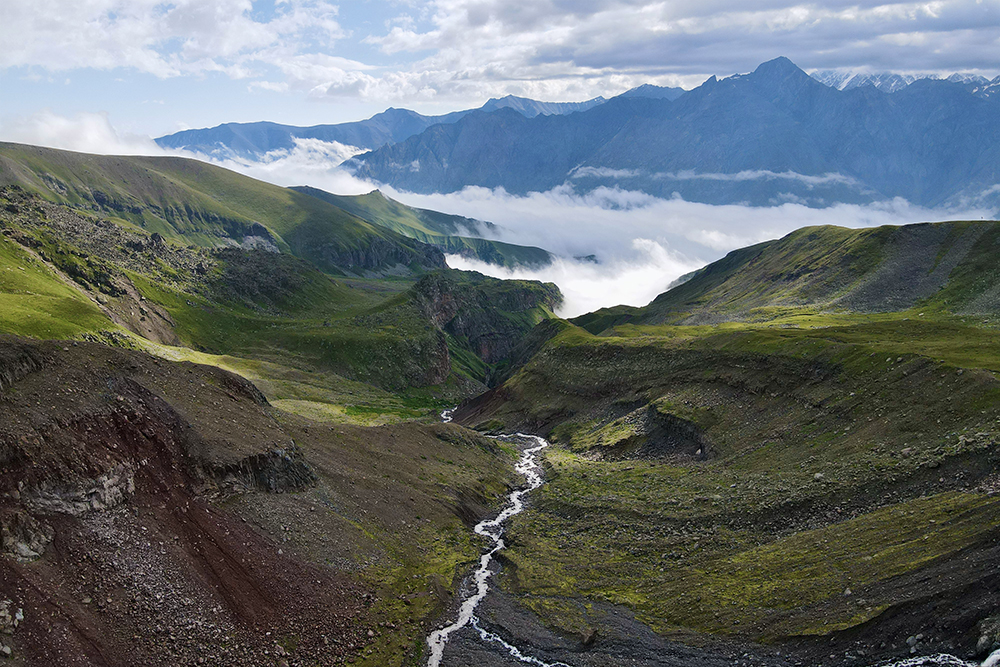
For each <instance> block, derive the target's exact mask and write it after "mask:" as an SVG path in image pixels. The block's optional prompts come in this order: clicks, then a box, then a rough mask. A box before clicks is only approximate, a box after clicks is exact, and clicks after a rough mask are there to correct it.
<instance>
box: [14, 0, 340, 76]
mask: <svg viewBox="0 0 1000 667" xmlns="http://www.w3.org/2000/svg"><path fill="white" fill-rule="evenodd" d="M336 15H337V8H336V7H335V6H333V5H331V4H329V3H327V2H324V1H323V0H285V1H283V2H278V3H276V4H275V14H274V16H273V17H271V18H270V19H269V20H266V21H265V20H258V19H257V18H255V15H254V7H253V4H252V3H251V1H250V0H173V1H172V2H169V3H167V2H163V1H162V0H90V1H89V2H70V1H67V0H4V9H3V21H2V22H0V43H2V44H3V45H4V48H3V49H2V50H0V68H6V67H17V66H28V67H42V68H45V69H47V70H51V71H65V70H73V69H78V68H85V67H89V68H95V69H114V68H119V67H125V68H133V69H136V70H138V71H140V72H145V73H149V74H153V75H155V76H158V77H171V76H179V75H181V74H198V73H204V72H214V71H222V72H225V73H227V74H229V75H230V76H233V77H236V78H243V77H247V76H250V75H251V74H252V72H253V70H252V68H253V67H255V66H258V65H259V64H260V63H261V62H268V59H269V58H270V57H276V56H279V55H284V56H287V57H293V56H294V55H296V54H297V53H298V52H299V50H300V49H301V48H312V47H311V42H312V40H320V41H322V42H324V43H329V42H331V41H332V40H336V39H339V38H341V37H343V36H344V32H343V30H342V29H341V28H340V25H339V24H338V23H337V21H336V19H335V17H336ZM255 63H256V64H255Z"/></svg>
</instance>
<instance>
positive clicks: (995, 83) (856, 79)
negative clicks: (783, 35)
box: [809, 70, 1000, 97]
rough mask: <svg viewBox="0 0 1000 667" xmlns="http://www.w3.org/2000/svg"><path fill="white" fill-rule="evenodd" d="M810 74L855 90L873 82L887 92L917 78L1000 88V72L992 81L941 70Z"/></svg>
mask: <svg viewBox="0 0 1000 667" xmlns="http://www.w3.org/2000/svg"><path fill="white" fill-rule="evenodd" d="M809 76H811V77H812V78H814V79H816V80H817V81H819V82H820V83H822V84H825V85H827V86H830V87H831V88H836V89H837V90H853V89H854V88H860V87H862V86H872V87H874V88H876V89H878V90H881V91H882V92H883V93H895V92H897V91H900V90H902V89H903V88H906V87H907V86H909V85H910V84H912V83H914V82H916V81H922V80H924V79H928V80H931V81H949V82H951V83H958V84H961V85H963V86H966V88H967V89H968V90H969V92H971V93H972V94H973V95H976V96H977V97H990V96H991V95H993V94H995V93H996V92H997V91H998V90H1000V76H997V77H996V78H994V79H993V80H992V81H991V80H990V79H987V78H986V77H984V76H980V75H978V74H969V73H955V74H952V75H950V76H947V77H941V76H938V75H937V74H896V73H895V72H853V71H849V70H847V71H844V70H818V71H815V72H813V73H811V74H810V75H809Z"/></svg>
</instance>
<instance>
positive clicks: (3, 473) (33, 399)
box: [0, 336, 507, 666]
mask: <svg viewBox="0 0 1000 667" xmlns="http://www.w3.org/2000/svg"><path fill="white" fill-rule="evenodd" d="M480 440H483V441H484V442H479V441H480ZM487 442H488V441H485V439H482V438H478V436H475V435H474V434H470V433H468V432H464V431H463V430H462V429H460V428H459V427H455V426H447V425H430V426H419V425H412V424H411V425H402V426H399V427H385V428H379V429H362V428H358V427H348V426H344V427H335V428H334V427H330V426H329V425H318V424H314V423H312V422H307V421H305V420H301V419H297V418H291V417H288V416H283V415H282V414H281V413H278V412H277V411H275V410H274V409H273V408H271V406H269V405H268V404H267V401H266V400H265V399H264V398H263V396H262V395H261V394H260V393H259V392H258V391H257V389H256V388H255V387H253V385H251V384H250V383H249V382H247V381H245V380H243V379H242V378H239V377H237V376H234V375H231V374H229V373H226V372H224V371H221V370H219V369H215V368H211V367H204V366H198V365H195V364H190V363H172V362H166V361H162V360H159V359H155V358H152V357H149V356H146V355H144V354H141V353H138V352H129V351H123V350H115V349H111V348H107V347H104V346H101V345H97V344H89V343H67V342H36V341H27V340H24V339H17V338H12V337H4V336H0V528H2V549H3V554H2V555H0V606H2V603H3V601H4V600H8V601H10V604H9V605H8V606H9V613H10V615H11V617H12V618H13V616H14V615H15V614H16V612H17V611H18V610H21V612H22V616H23V620H20V622H18V623H17V625H16V627H13V628H8V629H10V630H13V632H12V633H7V634H0V650H2V648H3V647H8V648H10V649H11V650H12V655H11V657H10V658H9V659H8V660H7V663H8V664H12V665H46V666H47V665H67V666H70V665H189V664H190V665H196V664H210V665H251V664H252V665H282V664H289V665H299V664H302V665H305V664H308V665H314V664H318V665H330V664H339V663H341V662H343V661H344V660H345V659H346V658H348V657H351V656H356V655H359V654H361V653H362V652H365V651H367V650H369V649H371V648H373V647H374V646H375V645H376V643H377V642H378V641H379V640H380V637H381V636H382V635H383V634H384V632H385V630H383V629H381V628H382V626H385V625H386V624H385V623H383V624H381V625H380V624H379V623H378V621H379V619H377V618H375V616H376V614H375V613H374V611H373V610H372V609H371V607H373V606H374V605H376V604H377V603H378V601H379V591H376V590H374V589H371V588H369V587H367V586H366V585H365V584H364V583H362V579H361V578H359V576H357V574H356V572H357V571H358V570H360V569H361V568H362V567H363V566H364V565H365V563H367V562H371V561H373V560H377V559H381V560H382V561H388V560H391V559H392V558H393V557H395V556H393V555H392V554H386V553H382V552H380V549H381V550H382V551H384V549H383V547H384V545H380V544H375V543H367V544H366V543H363V540H362V539H361V538H360V537H358V536H357V535H356V534H355V532H352V531H357V529H356V528H354V527H353V526H354V524H355V523H356V521H355V520H354V519H351V518H350V517H351V516H354V515H357V516H358V517H363V519H362V520H363V522H365V524H364V525H367V526H368V527H369V529H371V530H375V531H389V532H393V533H394V534H396V535H398V536H399V539H400V541H401V542H406V541H407V535H408V532H407V531H410V530H416V528H413V526H415V525H416V526H417V527H419V526H420V525H421V522H431V521H434V522H446V521H452V522H454V521H456V515H458V516H463V515H464V514H470V515H471V518H470V520H473V519H476V518H477V517H478V516H480V515H481V514H482V513H483V512H484V511H485V504H486V503H487V502H488V499H487V497H486V496H487V495H489V492H488V491H487V489H486V488H485V487H482V486H481V485H479V482H476V481H475V479H476V478H475V477H472V478H471V481H470V482H469V484H468V485H467V486H466V487H461V488H455V489H450V488H447V487H445V486H442V485H441V484H440V483H438V482H437V480H436V479H434V478H430V476H429V475H427V474H426V473H422V472H420V470H419V469H418V466H417V464H414V463H413V461H415V460H416V461H424V460H425V459H426V458H427V456H430V457H431V458H432V459H442V460H444V459H448V463H449V464H451V463H452V459H454V460H455V462H456V465H463V466H465V468H466V469H468V470H470V471H477V472H474V474H475V475H477V476H478V479H479V480H482V479H484V477H483V475H484V474H486V473H490V474H494V473H497V472H498V471H501V470H504V469H506V468H507V461H506V460H502V459H501V458H500V457H496V456H495V454H496V452H492V453H491V452H489V451H487V449H486V448H488V447H493V448H494V449H495V446H494V445H492V444H489V445H487V444H484V443H487ZM487 457H493V458H496V462H495V464H493V465H494V467H495V468H496V471H491V470H489V469H488V468H489V466H488V465H484V464H483V461H484V460H486V458H487ZM408 462H409V463H408ZM389 472H392V473H393V474H392V475H390V474H387V473H389ZM470 474H473V473H472V472H470ZM425 477H428V478H429V479H426V480H425V481H421V480H424V478H425ZM477 485H479V486H477ZM331 510H335V511H331ZM345 515H349V516H347V519H349V520H345V518H344V516H345ZM421 517H422V518H421ZM414 548H416V547H414ZM449 583H450V582H445V584H446V585H447V584H449ZM429 586H430V587H429V588H428V590H429V591H431V592H432V593H433V592H436V594H437V595H438V596H439V597H442V598H445V599H446V598H447V596H448V594H447V591H441V590H440V589H441V584H440V582H436V581H435V582H431V583H430V584H429ZM442 602H443V601H442ZM0 616H2V614H0ZM2 620H3V619H0V621H2ZM419 621H420V619H418V618H415V619H414V620H413V621H412V624H413V625H414V627H419ZM0 625H2V623H0ZM0 629H2V628H0ZM418 634H419V633H418ZM416 640H419V637H417V638H416ZM416 640H415V641H416Z"/></svg>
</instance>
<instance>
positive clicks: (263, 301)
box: [0, 188, 560, 423]
mask: <svg viewBox="0 0 1000 667" xmlns="http://www.w3.org/2000/svg"><path fill="white" fill-rule="evenodd" d="M0 226H2V228H3V230H4V234H5V236H3V237H2V238H3V239H4V246H3V250H4V253H3V255H0V270H3V272H4V275H6V276H7V278H6V281H7V282H8V283H9V285H7V284H5V285H4V288H5V289H4V293H3V295H2V298H3V299H5V300H6V301H9V302H10V304H9V307H8V308H7V309H6V310H5V311H4V312H3V313H0V326H3V327H5V330H6V331H9V332H11V333H19V334H22V335H32V336H38V337H81V336H84V335H87V336H90V337H91V338H96V339H100V340H103V341H107V342H116V343H118V344H126V345H130V346H134V345H139V346H143V347H146V348H147V349H149V348H148V345H147V344H146V343H144V342H143V341H142V340H139V339H135V338H131V337H127V336H126V337H124V338H123V335H124V334H125V333H126V332H132V333H134V334H138V335H139V336H141V337H145V338H147V339H149V340H150V341H153V342H155V343H161V344H168V345H169V346H170V347H171V348H177V347H178V346H180V347H186V348H188V349H190V350H191V351H192V352H191V354H204V355H208V356H207V357H205V359H221V358H223V357H227V358H230V359H234V358H235V359H242V360H243V361H244V362H245V363H242V364H241V363H239V362H235V363H228V365H227V367H229V368H232V369H234V370H238V372H244V371H246V372H248V373H249V374H250V376H251V377H253V378H254V379H255V380H256V381H258V382H260V383H261V385H262V386H263V387H266V389H265V391H266V393H267V395H268V397H269V398H271V399H272V400H274V401H277V402H279V403H280V404H281V405H283V406H284V407H286V408H288V409H290V410H293V411H296V412H300V413H305V414H309V415H310V416H313V417H316V418H320V417H322V418H329V419H332V420H335V421H355V422H361V423H381V422H386V421H396V420H398V419H400V418H403V417H407V416H408V417H418V416H424V415H426V414H436V413H437V412H438V411H439V410H440V409H441V407H443V406H444V405H446V404H447V403H448V402H450V401H455V400H457V399H458V398H460V397H464V396H467V395H469V393H470V392H474V391H477V390H478V389H481V388H482V386H483V385H482V383H483V382H486V381H488V380H489V378H490V376H491V374H492V373H493V372H494V370H495V369H496V368H498V367H499V366H501V365H503V364H504V363H506V357H507V353H508V352H509V350H511V349H512V348H513V346H514V345H515V344H516V342H517V341H518V340H519V339H520V338H521V337H522V336H524V335H525V334H526V333H527V332H528V331H530V330H531V328H532V327H533V326H534V325H535V324H537V323H538V322H539V321H540V320H541V319H544V318H547V317H551V316H552V309H553V308H554V307H555V305H556V304H557V303H558V300H559V299H560V295H559V292H558V289H556V288H555V287H554V286H552V285H541V284H539V283H531V282H528V281H511V282H504V281H500V280H496V279H493V278H486V277H484V276H480V275H478V274H469V275H465V274H461V273H460V272H444V273H440V274H439V273H431V274H428V275H426V276H425V277H424V279H422V280H420V281H414V280H413V279H412V278H392V279H389V278H385V279H379V280H373V279H354V278H333V277H331V276H330V275H328V274H326V273H324V272H321V271H319V270H318V269H316V268H315V267H314V266H313V265H311V264H310V263H308V262H306V261H305V260H302V259H299V258H297V257H294V256H292V255H289V254H283V253H277V252H267V251H264V250H254V251H247V250H243V249H240V248H225V249H199V248H197V247H194V246H186V245H179V244H176V243H173V242H172V241H170V240H165V239H163V238H159V237H156V236H155V235H150V234H148V233H146V232H145V231H144V230H141V229H137V228H131V229H130V228H126V227H123V226H121V225H117V224H114V223H113V222H111V221H110V220H108V219H105V218H102V217H101V216H99V215H94V214H90V213H83V212H79V211H77V210H75V209H70V208H67V207H64V206H59V205H54V204H51V203H48V202H46V201H44V200H42V199H40V198H38V197H37V196H35V195H32V194H30V193H27V192H26V191H24V190H20V189H17V188H5V189H0ZM32 254H35V255H37V258H38V259H37V260H32V259H31V256H32ZM22 258H23V261H22ZM19 267H21V268H27V269H28V272H27V273H24V271H18V269H19ZM60 273H61V276H60V275H59V274H60ZM43 279H44V281H45V284H44V285H41V284H40V281H42V280H43ZM35 283H39V284H38V285H36V284H35ZM39 295H44V296H45V298H46V299H47V300H44V301H43V300H39V299H38V297H39ZM55 297H58V300H53V299H54V298H55ZM36 310H37V312H36ZM55 320H59V321H55ZM170 354H173V353H170ZM180 358H189V357H185V356H183V355H182V356H181V357H180Z"/></svg>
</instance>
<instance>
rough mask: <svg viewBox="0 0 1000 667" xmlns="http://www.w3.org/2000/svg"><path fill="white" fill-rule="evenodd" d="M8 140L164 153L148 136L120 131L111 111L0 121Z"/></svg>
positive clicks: (45, 113)
mask: <svg viewBox="0 0 1000 667" xmlns="http://www.w3.org/2000/svg"><path fill="white" fill-rule="evenodd" d="M0 138H2V139H3V140H4V141H13V142H16V143H23V144H33V145H35V146H47V147H49V148H61V149H64V150H70V151H79V152H82V153H98V154H103V155H164V154H165V152H164V151H163V150H162V149H161V148H160V147H159V146H157V145H156V143H154V142H153V140H152V139H151V138H149V137H148V136H143V135H137V134H129V133H122V132H119V131H118V130H116V129H115V128H114V126H113V125H112V124H111V121H110V119H109V117H108V114H107V113H81V114H77V115H76V116H74V117H72V118H69V117H66V116H60V115H58V114H55V113H53V112H51V111H48V110H44V111H40V112H38V113H35V114H32V115H30V116H25V117H18V118H13V119H10V120H8V121H6V122H3V123H0Z"/></svg>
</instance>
